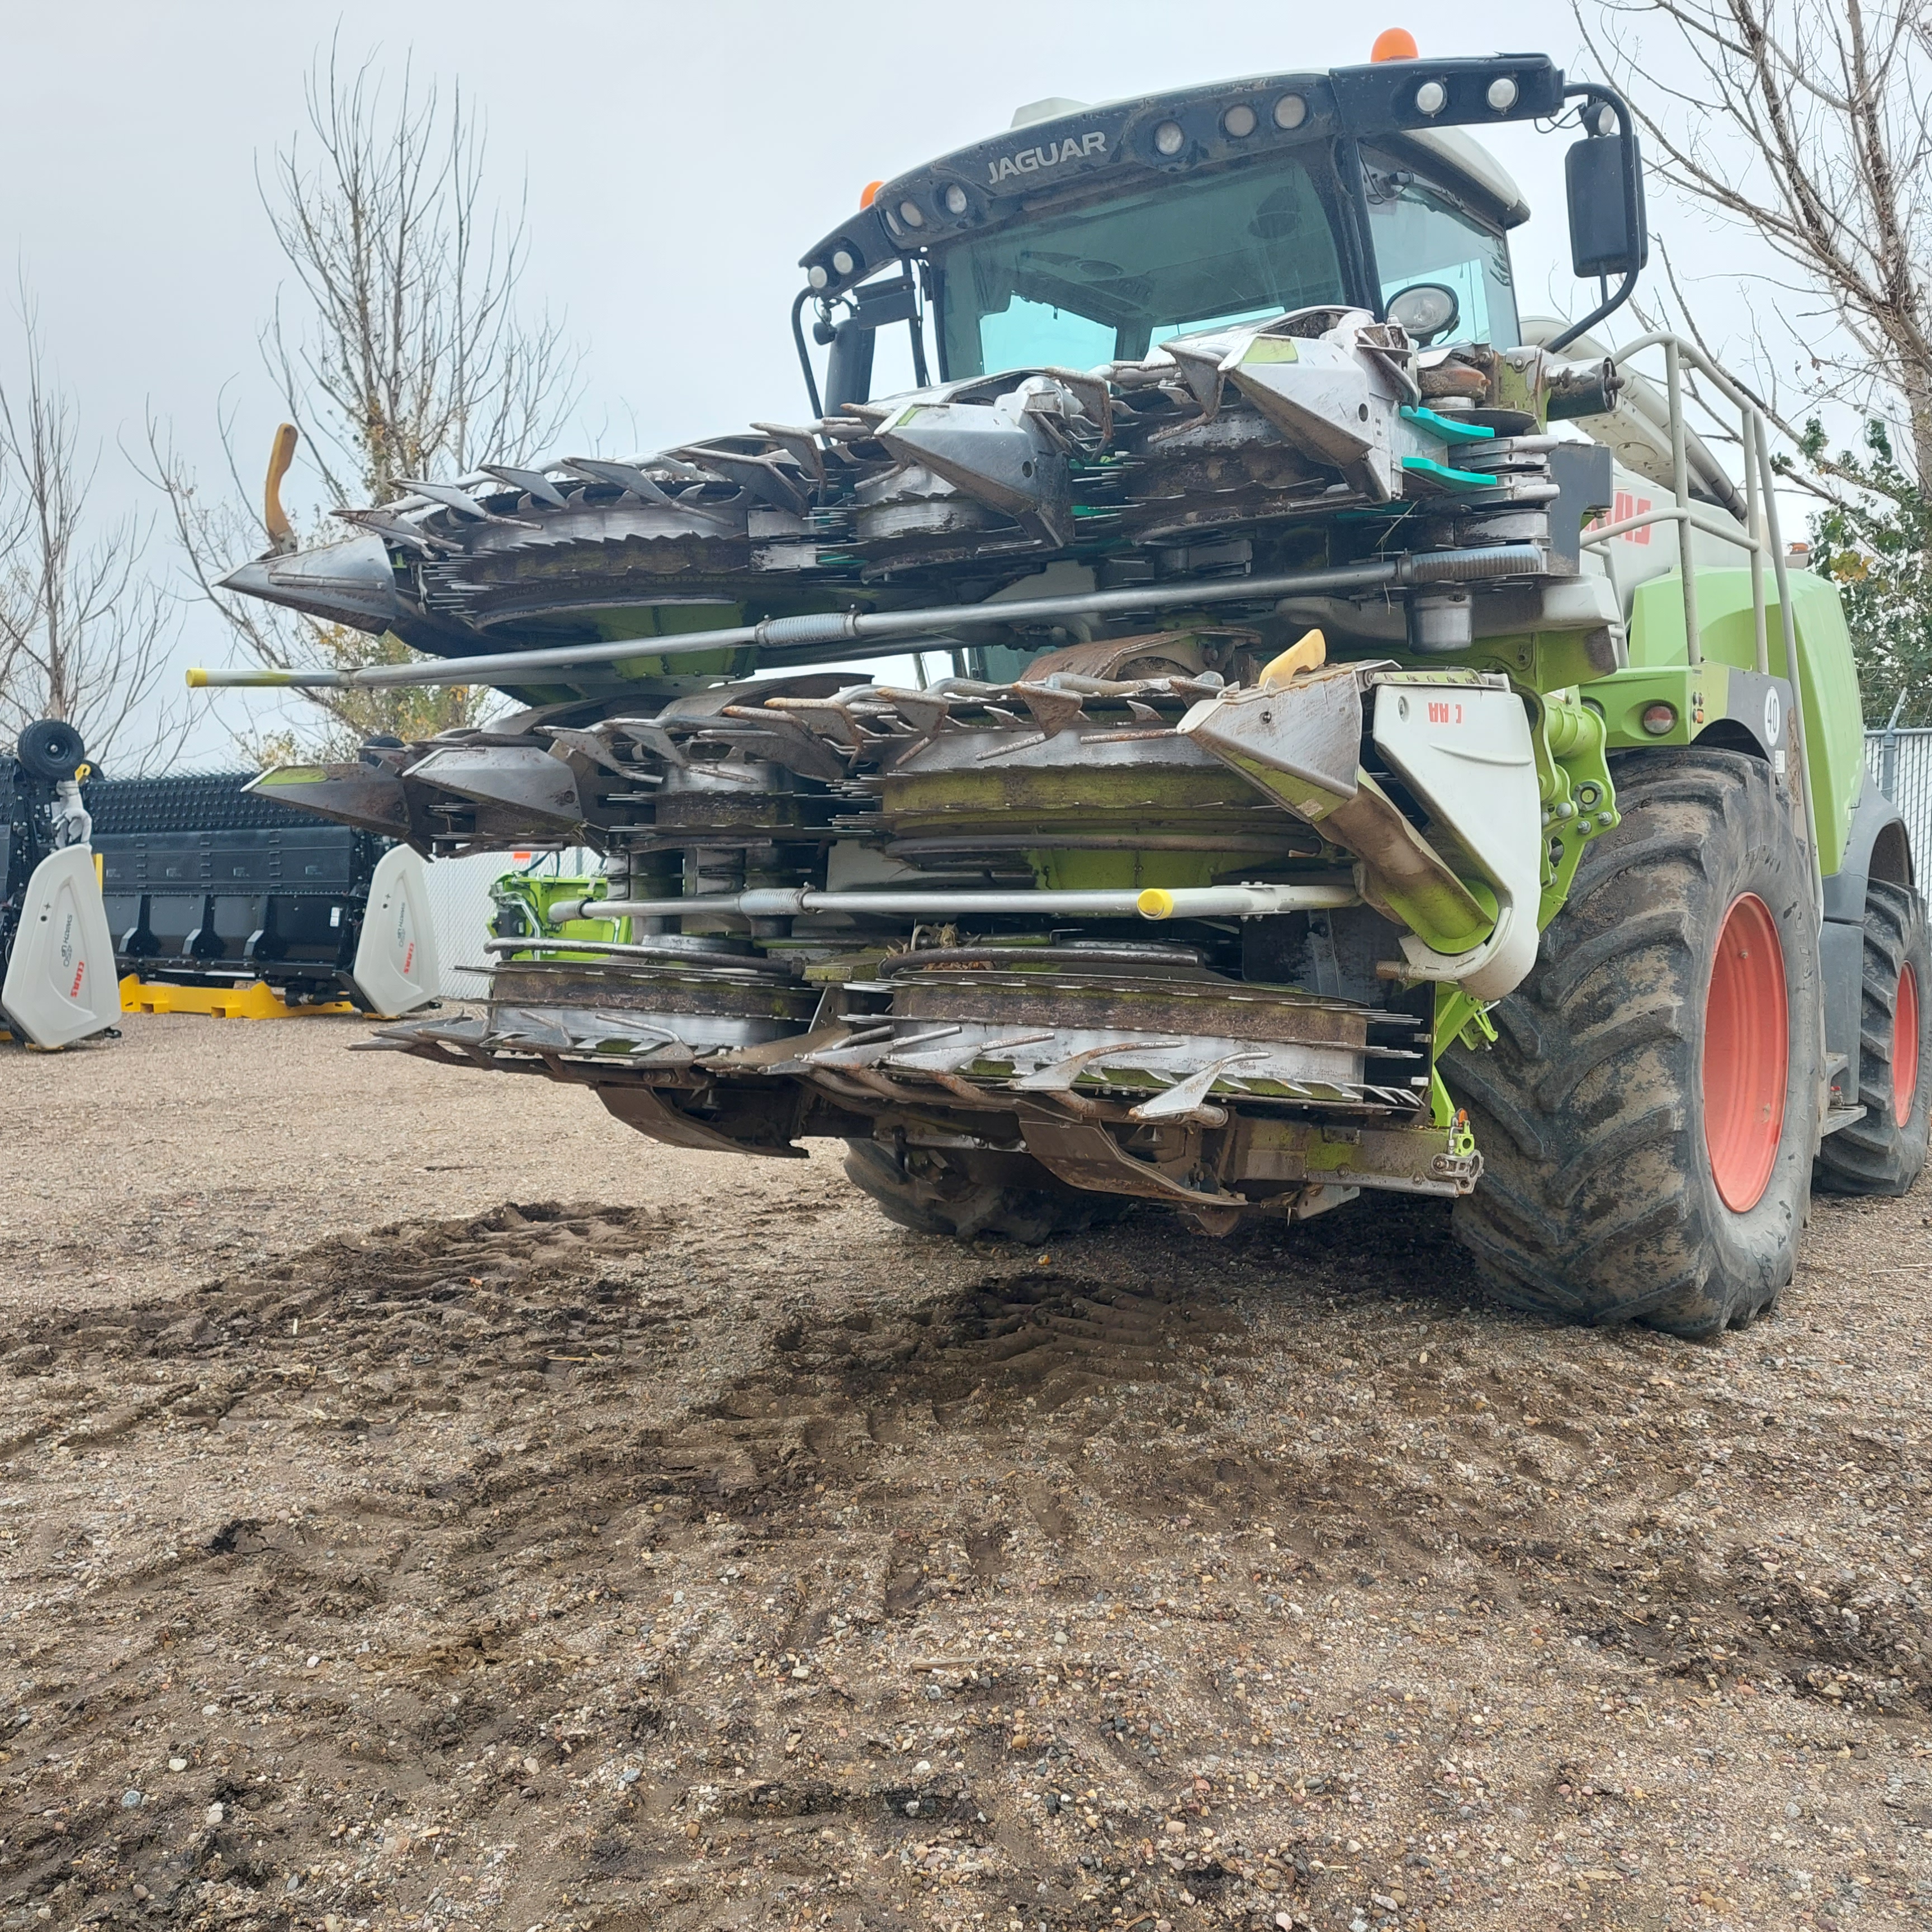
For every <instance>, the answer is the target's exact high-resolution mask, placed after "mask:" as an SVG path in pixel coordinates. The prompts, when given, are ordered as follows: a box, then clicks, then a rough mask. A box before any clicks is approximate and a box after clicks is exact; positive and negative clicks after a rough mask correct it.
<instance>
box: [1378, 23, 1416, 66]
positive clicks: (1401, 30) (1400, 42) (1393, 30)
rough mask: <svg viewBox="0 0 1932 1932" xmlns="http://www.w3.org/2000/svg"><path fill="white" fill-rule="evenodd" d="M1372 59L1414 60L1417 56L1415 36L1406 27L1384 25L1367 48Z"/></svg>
mask: <svg viewBox="0 0 1932 1932" xmlns="http://www.w3.org/2000/svg"><path fill="white" fill-rule="evenodd" d="M1369 58H1370V60H1372V61H1391V60H1415V59H1416V58H1418V49H1417V47H1416V44H1415V35H1414V34H1412V33H1411V32H1410V31H1409V29H1408V28H1406V27H1385V28H1383V29H1382V31H1381V32H1380V33H1379V34H1377V35H1376V43H1375V45H1374V46H1373V47H1371V48H1370V49H1369Z"/></svg>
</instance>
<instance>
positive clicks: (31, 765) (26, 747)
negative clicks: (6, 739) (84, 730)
mask: <svg viewBox="0 0 1932 1932" xmlns="http://www.w3.org/2000/svg"><path fill="white" fill-rule="evenodd" d="M13 756H14V757H16V758H17V759H18V760H19V761H20V764H21V766H22V767H23V769H25V770H26V772H27V774H28V776H29V777H31V778H47V779H51V780H56V781H57V780H59V779H61V778H72V777H73V776H74V773H75V772H77V771H78V770H79V769H80V766H81V764H82V762H83V760H85V759H86V756H87V746H86V744H85V743H84V742H83V740H82V738H81V735H80V733H79V732H78V731H77V730H75V729H74V727H73V726H72V725H71V724H69V723H68V721H67V720H66V719H65V718H41V719H40V721H38V722H37V723H36V724H29V725H28V727H27V728H26V730H24V731H23V732H22V733H20V742H19V743H18V744H17V745H15V746H14V747H13Z"/></svg>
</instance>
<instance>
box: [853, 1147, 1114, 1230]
mask: <svg viewBox="0 0 1932 1932" xmlns="http://www.w3.org/2000/svg"><path fill="white" fill-rule="evenodd" d="M998 1158H999V1159H1000V1160H1001V1164H1002V1165H1004V1166H1007V1167H1008V1168H1011V1167H1012V1166H1014V1165H1015V1159H1014V1157H998ZM1025 1168H1027V1169H1032V1170H1033V1171H1034V1172H1037V1173H1038V1175H1039V1176H1040V1179H1041V1181H1043V1183H1048V1185H1044V1186H1042V1187H1019V1186H1016V1185H1014V1184H1013V1181H1011V1180H1010V1179H1008V1178H1003V1177H993V1176H989V1175H985V1174H975V1173H974V1172H972V1170H971V1168H969V1167H968V1166H967V1165H966V1163H964V1162H962V1160H959V1158H958V1157H956V1156H953V1155H950V1154H943V1153H941V1152H939V1151H938V1150H936V1149H934V1148H912V1149H910V1150H908V1151H906V1152H904V1153H903V1154H902V1153H901V1151H899V1150H898V1149H896V1148H892V1147H890V1146H888V1145H886V1144H885V1143H884V1142H880V1141H847V1142H846V1143H845V1174H846V1178H847V1179H848V1180H849V1181H852V1182H853V1184H855V1185H856V1186H857V1187H862V1188H863V1189H864V1190H865V1192H866V1193H868V1194H869V1195H870V1196H871V1197H872V1199H874V1201H876V1202H877V1203H878V1204H879V1211H880V1213H881V1214H883V1215H884V1216H885V1217H886V1220H889V1221H895V1222H897V1223H898V1225H899V1226H901V1228H910V1229H912V1231H913V1232H914V1233H915V1234H919V1235H945V1236H947V1237H948V1238H950V1239H952V1240H954V1241H971V1240H972V1239H973V1238H974V1236H976V1235H1005V1236H1007V1238H1008V1239H1009V1240H1011V1241H1020V1242H1023V1243H1025V1244H1028V1245H1031V1244H1033V1243H1034V1242H1037V1241H1045V1240H1046V1238H1048V1237H1049V1235H1069V1234H1077V1233H1079V1232H1080V1231H1081V1230H1082V1229H1084V1228H1089V1227H1091V1226H1093V1225H1094V1223H1095V1222H1096V1221H1097V1220H1103V1219H1107V1220H1111V1219H1113V1218H1115V1217H1116V1216H1118V1214H1121V1213H1123V1212H1124V1211H1125V1210H1126V1208H1127V1205H1128V1204H1127V1202H1125V1201H1124V1200H1121V1199H1118V1197H1116V1196H1112V1195H1101V1194H1079V1193H1074V1192H1073V1191H1072V1190H1066V1189H1056V1188H1055V1187H1052V1185H1051V1184H1050V1183H1051V1177H1050V1176H1049V1175H1048V1174H1047V1172H1046V1169H1044V1168H1036V1167H1035V1166H1034V1163H1032V1162H1031V1161H1028V1162H1025Z"/></svg>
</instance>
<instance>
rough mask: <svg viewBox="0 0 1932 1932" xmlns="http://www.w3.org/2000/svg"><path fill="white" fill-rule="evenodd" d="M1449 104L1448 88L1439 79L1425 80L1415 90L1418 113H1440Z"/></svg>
mask: <svg viewBox="0 0 1932 1932" xmlns="http://www.w3.org/2000/svg"><path fill="white" fill-rule="evenodd" d="M1448 105H1449V90H1448V89H1447V88H1446V87H1445V86H1443V85H1442V82H1440V81H1439V80H1425V81H1424V83H1422V85H1421V86H1420V87H1418V89H1416V90H1415V111H1416V112H1417V113H1418V114H1440V113H1442V110H1443V109H1444V108H1445V107H1448Z"/></svg>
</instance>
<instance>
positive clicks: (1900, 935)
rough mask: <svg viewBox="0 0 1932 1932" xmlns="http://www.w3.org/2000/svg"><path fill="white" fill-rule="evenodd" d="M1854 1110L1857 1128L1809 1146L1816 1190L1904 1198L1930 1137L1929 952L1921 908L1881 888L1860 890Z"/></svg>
mask: <svg viewBox="0 0 1932 1932" xmlns="http://www.w3.org/2000/svg"><path fill="white" fill-rule="evenodd" d="M1858 1102H1859V1104H1860V1105H1861V1106H1862V1107H1863V1108H1864V1110H1865V1112H1864V1119H1863V1120H1860V1121H1853V1122H1852V1124H1851V1125H1850V1126H1849V1127H1841V1128H1840V1129H1839V1130H1838V1132H1837V1133H1835V1134H1832V1135H1830V1136H1827V1137H1826V1139H1825V1140H1824V1141H1823V1142H1822V1143H1821V1144H1820V1146H1819V1149H1818V1168H1817V1177H1816V1178H1817V1185H1818V1186H1819V1187H1820V1188H1822V1189H1825V1190H1829V1192H1830V1193H1834V1194H1904V1193H1909V1191H1910V1190H1911V1189H1912V1186H1913V1184H1915V1182H1916V1181H1918V1177H1919V1175H1921V1174H1922V1173H1923V1172H1924V1170H1925V1149H1926V1142H1927V1136H1928V1133H1932V947H1928V945H1927V935H1926V930H1925V904H1924V901H1923V900H1922V899H1921V898H1919V896H1918V894H1917V893H1916V892H1914V891H1913V890H1912V888H1911V887H1910V886H1895V885H1893V884H1891V883H1889V882H1888V880H1883V879H1874V880H1872V882H1871V883H1870V885H1869V886H1867V888H1866V890H1865V947H1864V990H1863V992H1862V994H1861V1004H1860V1010H1859V1018H1858Z"/></svg>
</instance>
